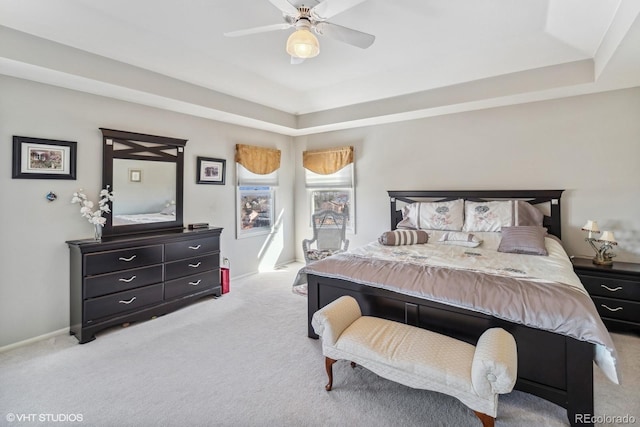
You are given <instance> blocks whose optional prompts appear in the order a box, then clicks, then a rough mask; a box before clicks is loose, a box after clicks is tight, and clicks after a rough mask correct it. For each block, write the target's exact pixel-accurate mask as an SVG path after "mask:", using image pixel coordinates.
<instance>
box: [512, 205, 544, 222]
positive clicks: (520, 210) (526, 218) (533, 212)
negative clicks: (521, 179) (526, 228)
mask: <svg viewBox="0 0 640 427" xmlns="http://www.w3.org/2000/svg"><path fill="white" fill-rule="evenodd" d="M515 204H516V209H515V213H516V217H515V218H514V223H513V225H537V226H540V227H542V222H543V220H544V214H543V213H542V212H541V211H540V209H538V208H536V207H535V206H533V205H532V204H531V203H528V202H525V201H523V200H516V201H515Z"/></svg>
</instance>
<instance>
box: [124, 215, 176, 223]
mask: <svg viewBox="0 0 640 427" xmlns="http://www.w3.org/2000/svg"><path fill="white" fill-rule="evenodd" d="M175 219H176V217H175V216H174V215H166V214H163V213H144V214H132V215H114V216H113V225H131V224H149V223H155V222H166V221H175Z"/></svg>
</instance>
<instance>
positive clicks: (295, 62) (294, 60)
mask: <svg viewBox="0 0 640 427" xmlns="http://www.w3.org/2000/svg"><path fill="white" fill-rule="evenodd" d="M303 62H304V58H298V57H297V56H292V57H291V65H298V64H302V63H303Z"/></svg>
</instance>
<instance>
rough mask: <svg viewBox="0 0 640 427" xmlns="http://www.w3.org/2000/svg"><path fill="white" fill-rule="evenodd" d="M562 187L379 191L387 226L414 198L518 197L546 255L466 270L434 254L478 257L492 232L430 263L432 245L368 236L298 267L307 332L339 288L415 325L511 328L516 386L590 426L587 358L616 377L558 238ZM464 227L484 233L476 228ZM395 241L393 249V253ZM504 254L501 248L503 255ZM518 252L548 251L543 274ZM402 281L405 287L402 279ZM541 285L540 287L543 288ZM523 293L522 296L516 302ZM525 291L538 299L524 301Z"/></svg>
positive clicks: (475, 331) (381, 313)
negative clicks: (535, 215)
mask: <svg viewBox="0 0 640 427" xmlns="http://www.w3.org/2000/svg"><path fill="white" fill-rule="evenodd" d="M562 192H563V190H532V191H526V190H515V191H505V190H498V191H389V192H388V193H389V197H390V210H391V230H396V229H397V228H398V225H399V224H400V225H403V224H404V225H406V218H405V217H409V214H408V212H409V211H408V210H407V208H406V207H407V206H417V204H416V202H424V201H427V202H438V203H449V202H453V201H458V200H460V199H463V200H464V201H465V202H464V203H468V202H469V203H468V205H469V206H472V205H473V203H476V204H478V205H482V204H486V202H487V201H516V200H518V201H526V202H527V203H526V204H529V205H531V206H535V208H536V209H540V211H541V212H544V215H541V221H542V222H543V226H544V227H545V228H546V229H547V231H548V234H549V236H548V237H545V238H544V242H545V246H546V247H548V248H549V251H550V254H549V255H553V257H551V256H549V257H535V256H533V255H528V254H527V255H515V256H513V258H514V259H516V261H515V262H516V264H514V265H513V266H510V267H508V268H503V269H502V270H501V271H499V272H489V273H487V272H484V271H480V270H478V271H473V270H475V269H476V267H473V268H469V267H462V266H455V265H453V266H449V265H444V263H445V262H448V261H447V259H448V258H450V259H454V258H456V257H458V258H460V257H464V258H474V257H476V256H477V258H482V256H479V255H483V254H484V252H483V251H485V252H486V251H489V250H494V249H495V248H496V247H497V246H498V245H499V244H500V243H501V239H500V238H498V239H497V240H496V239H495V238H494V241H493V243H491V242H489V240H490V239H489V237H485V238H486V239H488V240H487V243H483V245H485V246H486V248H485V247H483V246H482V245H480V246H478V247H475V248H467V247H462V248H459V249H453V246H449V245H447V246H446V247H447V250H448V251H449V252H446V253H445V254H444V255H443V256H441V257H440V259H442V260H443V265H439V264H437V262H438V256H437V255H436V254H435V253H433V252H429V253H419V252H416V251H418V250H422V249H420V248H418V247H417V246H416V247H411V246H397V247H396V249H393V248H391V247H390V246H389V247H383V248H381V247H380V245H379V244H378V245H377V246H378V248H377V249H376V244H375V242H374V243H373V244H372V245H366V247H364V248H356V249H354V250H352V251H349V253H347V254H341V255H336V256H334V257H330V258H327V259H325V260H322V261H318V262H316V263H313V264H310V265H308V266H306V267H304V268H303V269H302V270H301V272H302V273H303V274H306V281H307V293H308V322H309V323H308V328H309V329H308V335H309V337H311V338H317V335H316V334H315V332H314V331H313V328H312V327H311V316H312V315H313V313H315V311H317V310H318V309H319V308H321V307H323V306H325V305H327V304H328V303H330V302H331V301H333V300H335V299H336V298H338V297H340V296H342V295H351V296H353V297H355V298H356V300H357V301H358V303H359V304H360V306H361V307H362V311H363V313H364V314H366V315H372V316H378V317H382V318H386V319H390V320H395V321H400V322H404V323H408V324H412V325H416V326H419V327H423V328H426V329H430V330H433V331H436V332H439V333H443V334H446V335H449V336H451V337H454V338H457V339H461V340H464V341H466V342H469V343H471V344H475V343H476V342H477V339H478V338H479V336H480V335H481V334H482V332H483V331H485V330H486V329H488V328H492V327H502V328H504V329H506V330H507V331H509V332H510V333H512V334H513V335H514V337H515V338H516V342H517V345H518V381H517V383H516V389H518V390H521V391H524V392H528V393H531V394H534V395H537V396H539V397H541V398H543V399H546V400H549V401H551V402H553V403H556V404H558V405H560V406H562V407H564V408H566V409H567V416H568V418H569V422H570V423H571V425H590V423H588V422H586V423H585V422H583V421H584V420H588V418H587V417H586V416H585V415H584V414H593V362H594V360H596V361H597V362H598V364H599V365H600V366H601V367H602V368H603V371H604V372H605V374H606V375H607V377H608V378H609V379H611V380H612V381H614V382H617V381H618V378H617V369H616V366H615V363H616V355H615V349H614V348H613V344H612V341H611V337H610V336H609V334H608V331H607V330H606V328H605V327H604V325H603V324H602V321H601V320H600V318H599V316H598V314H597V311H596V309H595V307H594V306H593V303H592V302H591V300H590V298H589V296H588V294H587V293H586V291H584V288H583V287H582V285H581V284H580V283H579V280H578V279H577V276H575V274H574V273H573V271H572V269H571V263H570V260H569V258H568V257H567V255H566V252H564V249H562V246H561V243H560V240H559V239H560V237H561V204H560V200H561V195H562ZM512 203H513V202H512ZM434 205H437V204H434ZM401 206H402V208H401ZM464 206H466V205H464ZM465 213H467V214H469V212H465ZM403 219H405V221H403ZM510 225H515V224H510ZM466 226H467V224H466V223H465V227H466ZM520 228H522V227H520ZM538 228H540V227H538ZM512 229H516V227H512ZM507 231H509V230H508V228H503V231H502V232H501V233H486V236H490V235H496V234H497V235H498V236H500V235H501V234H502V235H506V232H507ZM432 234H433V236H434V237H435V236H437V238H438V239H439V238H440V237H441V235H438V234H437V233H432ZM474 234H476V235H480V236H484V235H483V233H474ZM554 236H555V237H554ZM491 245H493V246H491ZM422 246H424V247H425V249H424V250H436V249H434V247H435V246H436V245H435V244H432V243H431V241H430V243H429V244H427V245H422ZM443 247H444V246H443ZM397 248H401V250H400V251H399V252H398V250H397ZM394 251H395V252H394ZM456 251H457V252H456ZM398 253H400V254H401V257H404V258H406V259H409V261H410V262H408V263H407V262H405V263H403V264H400V262H401V260H399V259H397V258H395V257H397V256H398ZM458 255H460V256H458ZM508 257H509V255H506V256H504V254H503V258H508ZM518 257H520V258H518ZM524 257H529V258H531V259H532V260H533V258H539V259H543V258H549V259H551V258H554V259H551V260H550V262H551V264H550V266H549V267H545V270H546V271H549V272H550V273H551V276H552V277H553V280H552V279H545V280H538V279H536V278H535V277H534V278H533V279H530V278H529V276H528V275H527V274H526V273H527V272H528V270H529V269H530V268H531V269H533V268H534V267H533V266H532V265H533V264H531V265H530V264H529V261H528V258H527V259H526V261H521V262H522V263H524V264H523V265H526V266H525V267H519V266H518V262H519V261H517V260H518V259H520V260H525V258H524ZM419 258H425V259H429V261H428V262H431V263H435V264H434V265H427V266H423V265H420V264H419V263H418V262H417V261H416V259H419ZM406 259H405V261H407V260H406ZM371 260H373V261H371ZM434 260H435V261H434ZM536 262H537V261H536ZM554 262H555V264H553V263H554ZM367 263H369V264H373V267H375V268H378V270H377V271H376V270H370V267H371V266H370V265H366V264H367ZM478 268H480V267H478ZM521 270H527V272H525V271H521ZM367 272H369V273H367ZM436 272H437V273H438V274H435V273H436ZM494 273H495V274H494ZM521 273H525V274H521ZM514 276H515V277H514ZM518 276H521V277H518ZM556 276H557V277H556ZM432 277H440V278H439V279H438V280H436V281H435V282H437V283H434V284H432V283H431V282H429V283H427V280H429V281H430V280H431V278H432ZM479 278H482V280H480V279H479ZM555 280H558V281H561V283H562V285H559V284H558V283H556V285H559V286H552V285H551V284H552V283H555ZM423 281H424V282H425V283H424V286H429V290H428V291H425V290H423V288H421V287H420V286H423V285H420V286H417V285H416V283H418V282H423ZM463 281H464V283H465V286H466V283H467V282H469V283H473V288H470V289H473V291H471V292H469V291H468V290H467V291H462V290H461V291H459V292H458V291H457V289H463V286H452V284H454V282H455V283H456V284H458V285H459V284H461V283H463ZM485 282H486V283H485ZM570 282H573V283H570ZM575 282H577V283H575ZM406 283H408V284H409V286H408V287H406V286H404V285H405V284H406ZM481 283H484V284H483V285H481ZM565 283H568V285H565ZM479 286H484V287H483V288H480V287H479ZM510 286H512V287H515V288H516V289H517V291H513V290H512V288H510ZM538 288H539V289H538ZM479 289H486V291H485V290H482V291H479ZM530 292H537V293H530ZM541 294H548V295H547V296H546V297H545V296H541ZM521 296H523V297H521ZM544 298H547V299H546V300H545V299H544ZM499 300H506V301H508V304H506V303H503V304H502V305H503V306H502V307H494V306H493V305H496V304H497V303H496V301H499ZM524 300H526V301H527V302H528V305H527V304H524V303H523V302H522V301H524ZM535 300H539V301H538V302H536V303H534V301H535ZM559 303H560V304H559ZM497 305H499V304H497ZM564 306H566V307H569V310H566V309H565V308H566V307H564ZM501 310H502V311H501ZM572 310H573V312H572ZM561 311H564V312H563V313H560V312H561ZM537 322H538V323H537Z"/></svg>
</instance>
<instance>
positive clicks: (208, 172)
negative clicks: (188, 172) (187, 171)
mask: <svg viewBox="0 0 640 427" xmlns="http://www.w3.org/2000/svg"><path fill="white" fill-rule="evenodd" d="M226 163H227V161H226V160H224V159H213V158H210V157H198V172H197V177H196V184H217V185H224V177H225V169H226Z"/></svg>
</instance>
